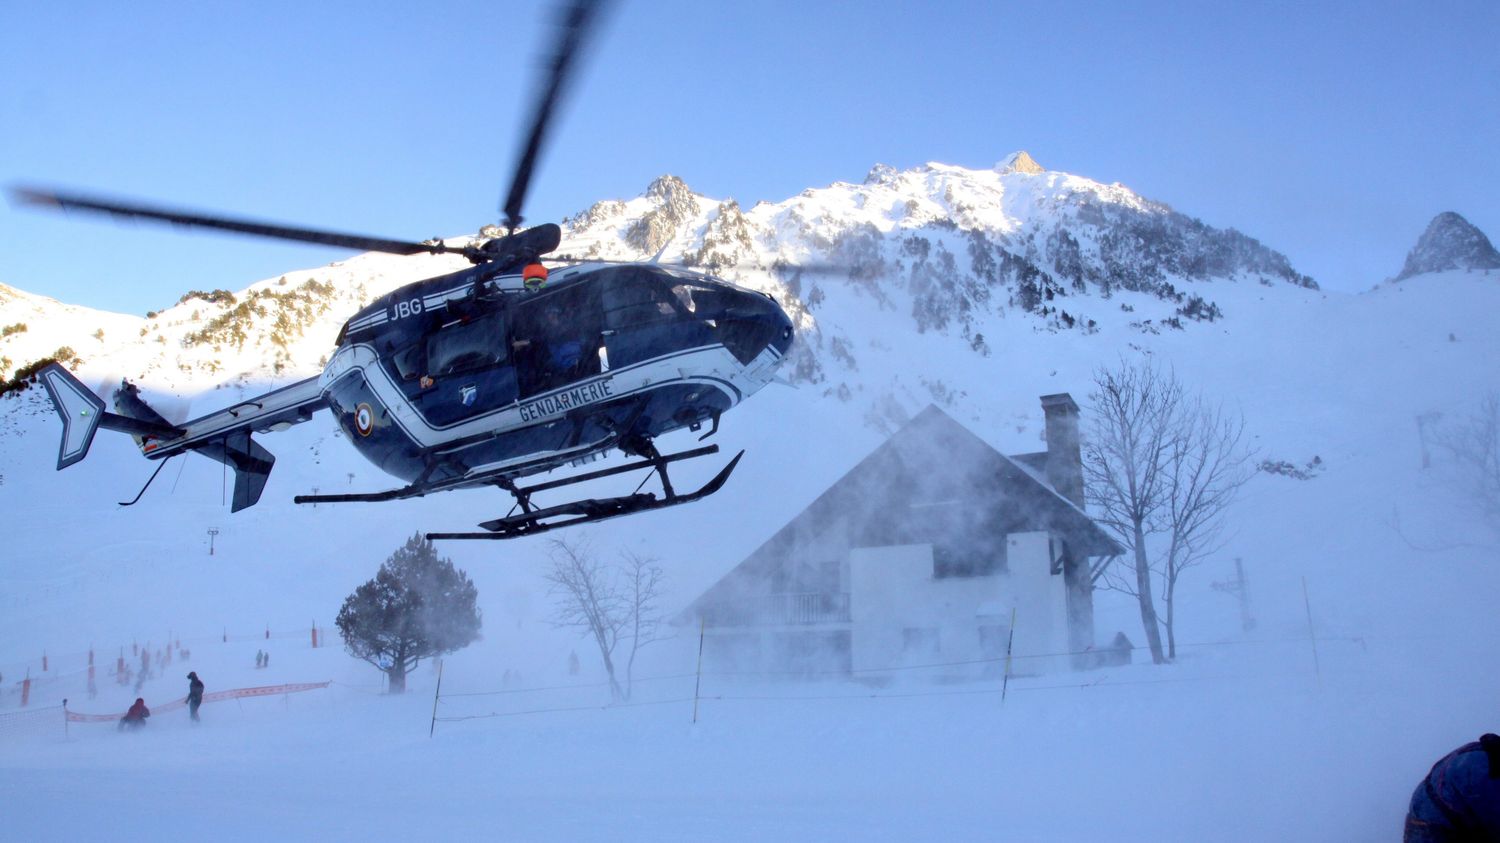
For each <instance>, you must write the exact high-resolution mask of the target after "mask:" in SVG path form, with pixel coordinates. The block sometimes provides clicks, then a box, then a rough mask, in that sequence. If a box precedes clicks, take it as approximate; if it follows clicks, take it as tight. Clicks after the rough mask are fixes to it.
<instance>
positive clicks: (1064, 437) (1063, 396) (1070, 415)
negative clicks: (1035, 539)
mask: <svg viewBox="0 0 1500 843" xmlns="http://www.w3.org/2000/svg"><path fill="white" fill-rule="evenodd" d="M1042 412H1043V413H1044V414H1046V417H1047V463H1046V464H1047V482H1048V483H1051V484H1052V488H1054V489H1056V490H1057V492H1058V494H1060V495H1062V496H1063V497H1065V498H1067V499H1068V500H1070V501H1072V502H1073V503H1075V504H1077V505H1078V506H1079V508H1082V507H1083V451H1082V449H1081V446H1080V445H1079V440H1078V405H1077V404H1075V403H1073V396H1071V395H1069V394H1068V393H1066V392H1059V393H1057V394H1056V395H1043V396H1042Z"/></svg>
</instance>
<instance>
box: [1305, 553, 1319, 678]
mask: <svg viewBox="0 0 1500 843" xmlns="http://www.w3.org/2000/svg"><path fill="white" fill-rule="evenodd" d="M1302 604H1303V605H1304V606H1306V607H1307V640H1308V641H1309V642H1310V643H1311V644H1312V653H1313V675H1315V676H1317V677H1318V687H1319V688H1321V687H1323V667H1322V665H1321V664H1319V662H1318V633H1317V632H1316V631H1315V630H1314V629H1313V619H1312V598H1310V597H1308V596H1307V577H1305V576H1304V577H1303V578H1302Z"/></svg>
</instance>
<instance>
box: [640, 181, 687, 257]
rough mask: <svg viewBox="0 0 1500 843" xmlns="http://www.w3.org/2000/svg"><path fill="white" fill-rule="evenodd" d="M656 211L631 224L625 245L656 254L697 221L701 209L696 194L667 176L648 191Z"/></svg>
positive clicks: (652, 185) (649, 198) (647, 194)
mask: <svg viewBox="0 0 1500 843" xmlns="http://www.w3.org/2000/svg"><path fill="white" fill-rule="evenodd" d="M646 198H647V199H648V200H650V201H651V203H652V204H653V205H655V207H654V208H652V209H651V210H650V211H647V212H646V214H645V215H644V216H642V217H641V218H640V219H638V220H636V221H635V222H634V223H632V224H631V226H630V228H629V229H628V230H626V232H625V241H626V242H627V243H629V244H630V245H632V246H634V247H636V248H637V249H640V250H641V251H643V252H646V253H655V252H657V251H658V250H660V249H661V247H662V246H664V245H666V244H667V243H668V242H670V241H671V239H672V237H673V236H674V235H675V234H676V232H677V229H678V228H679V227H680V226H682V225H683V223H686V222H688V221H689V220H692V219H694V218H695V217H697V216H698V215H699V214H700V213H702V210H703V209H702V208H701V207H700V206H699V205H698V199H697V197H695V196H693V191H692V190H691V189H689V188H688V186H687V185H686V184H685V183H683V181H682V179H679V178H678V177H676V176H673V175H664V176H661V177H660V178H658V179H656V180H655V181H653V182H651V185H650V186H649V187H647V188H646Z"/></svg>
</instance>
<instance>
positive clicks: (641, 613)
mask: <svg viewBox="0 0 1500 843" xmlns="http://www.w3.org/2000/svg"><path fill="white" fill-rule="evenodd" d="M620 573H621V576H622V578H623V580H624V588H623V589H622V596H623V597H624V598H625V612H626V626H627V627H628V630H629V633H630V656H629V658H627V659H626V661H625V696H626V697H627V698H629V697H630V695H631V693H632V692H633V691H634V689H635V688H634V686H635V657H636V654H637V653H639V652H640V651H641V648H642V647H644V646H646V645H647V644H650V643H651V642H653V641H657V640H659V639H660V633H661V627H662V621H663V618H662V615H661V608H660V601H661V589H662V575H663V572H662V569H661V566H660V565H658V564H656V560H655V559H653V558H651V557H643V556H638V555H636V554H635V553H632V552H630V551H621V553H620Z"/></svg>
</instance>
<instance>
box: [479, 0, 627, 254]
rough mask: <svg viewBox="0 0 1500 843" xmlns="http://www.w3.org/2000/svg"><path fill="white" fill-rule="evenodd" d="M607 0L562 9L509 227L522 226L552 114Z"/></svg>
mask: <svg viewBox="0 0 1500 843" xmlns="http://www.w3.org/2000/svg"><path fill="white" fill-rule="evenodd" d="M605 2H606V0H573V2H572V3H571V4H570V5H569V6H567V7H566V8H564V9H562V10H561V11H562V14H561V17H562V31H561V32H560V33H558V38H557V50H556V52H555V53H554V54H553V55H552V58H551V61H550V66H549V67H548V68H547V70H548V76H547V79H546V82H545V84H544V85H543V86H542V88H541V93H540V95H539V96H538V97H537V101H536V109H535V110H534V111H533V113H532V117H531V131H530V133H528V134H527V136H526V145H525V147H524V148H523V149H522V151H521V157H520V159H519V160H518V161H517V162H516V172H515V175H514V176H513V177H512V179H511V183H510V193H508V194H507V195H506V197H505V204H504V205H503V206H501V208H500V210H501V211H502V212H504V214H505V225H506V227H507V228H509V229H510V230H511V231H515V230H516V228H517V227H519V226H520V225H521V206H522V205H523V204H524V203H525V201H526V190H527V188H528V187H529V186H530V185H531V171H532V170H533V169H534V168H535V167H536V161H537V156H538V154H539V153H540V152H541V148H542V143H543V141H544V140H545V139H546V135H547V128H548V125H549V123H550V122H551V120H552V112H553V110H555V109H556V108H557V105H558V103H559V102H560V101H561V100H562V97H563V94H564V93H565V92H566V88H567V83H568V78H569V76H570V74H571V72H572V69H573V67H574V66H575V65H576V61H575V57H576V56H577V55H578V54H579V52H580V51H581V49H582V45H583V43H584V39H585V38H586V37H587V35H588V32H589V28H590V25H591V24H592V23H593V22H594V21H595V20H596V19H597V18H598V16H599V9H600V7H602V6H603V5H604V4H605Z"/></svg>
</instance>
